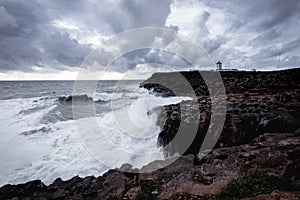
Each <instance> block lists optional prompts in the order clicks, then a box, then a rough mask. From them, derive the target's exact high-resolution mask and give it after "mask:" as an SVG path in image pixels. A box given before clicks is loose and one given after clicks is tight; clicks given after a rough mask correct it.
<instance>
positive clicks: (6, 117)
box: [0, 80, 185, 186]
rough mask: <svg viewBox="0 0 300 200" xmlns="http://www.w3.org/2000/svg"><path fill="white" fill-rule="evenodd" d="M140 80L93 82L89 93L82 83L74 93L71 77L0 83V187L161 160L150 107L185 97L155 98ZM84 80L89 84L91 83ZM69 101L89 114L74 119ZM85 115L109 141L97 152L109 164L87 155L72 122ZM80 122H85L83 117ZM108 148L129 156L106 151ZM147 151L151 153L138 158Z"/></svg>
mask: <svg viewBox="0 0 300 200" xmlns="http://www.w3.org/2000/svg"><path fill="white" fill-rule="evenodd" d="M140 82H141V81H135V80H134V81H99V82H98V85H97V89H96V91H95V92H94V93H93V94H87V93H85V89H84V87H83V88H81V89H82V91H77V93H75V94H74V92H73V85H74V81H1V82H0V91H1V93H0V112H1V114H0V152H1V154H0V163H1V165H0V185H1V186H2V185H4V184H17V183H23V182H27V181H30V180H36V179H40V180H42V181H43V182H44V183H45V184H50V183H52V182H53V181H54V180H55V179H56V178H58V177H61V178H62V179H63V180H67V179H70V178H72V177H74V176H77V175H79V176H81V177H85V176H91V175H94V176H99V175H101V174H103V173H104V172H106V171H107V170H109V169H111V168H115V167H120V166H121V165H122V164H124V163H130V164H132V165H133V166H134V167H142V166H143V165H146V164H147V163H149V162H151V161H153V160H161V159H164V156H163V152H162V150H161V148H160V147H159V146H158V145H157V137H158V134H159V132H160V127H159V126H158V125H157V120H158V116H159V113H158V111H157V110H155V109H154V108H157V107H161V106H163V105H168V104H174V103H180V102H181V101H182V100H184V99H185V98H184V97H168V98H167V97H161V96H159V95H157V94H155V93H153V92H152V91H148V90H145V89H143V88H139V83H140ZM85 84H86V86H87V87H89V84H92V83H90V82H89V81H86V82H85ZM75 100H76V103H77V105H79V106H80V105H83V106H84V105H86V104H90V103H92V104H93V105H94V106H95V115H94V116H87V117H85V118H87V119H80V118H74V117H73V109H72V102H73V101H75ZM112 102H113V104H112ZM78 103H79V104H78ZM112 105H114V109H112ZM158 110H159V109H158ZM116 113H117V116H118V117H117V118H120V117H121V118H122V117H123V116H124V117H126V118H129V120H130V121H131V122H132V124H133V125H134V126H137V127H139V129H136V130H143V131H139V132H136V133H134V130H135V129H131V127H129V128H127V129H126V130H124V129H123V128H122V125H120V124H119V121H118V120H116V117H115V116H116ZM125 114H126V115H125ZM128 116H129V117H128ZM89 118H96V119H97V122H98V124H99V129H101V132H102V133H103V135H105V137H107V138H108V141H109V144H105V143H103V142H102V143H101V145H99V150H100V151H101V152H103V153H104V154H106V157H108V158H110V157H111V158H113V159H111V161H110V162H109V165H107V163H106V162H102V161H101V160H99V159H98V158H96V157H95V156H93V155H92V154H91V153H90V152H89V151H88V147H87V146H86V145H85V144H84V142H83V141H82V140H81V138H80V137H81V135H82V134H83V133H81V134H79V133H78V129H77V128H78V127H77V125H76V122H77V121H78V120H81V121H82V120H88V119H89ZM125 121H126V120H125ZM86 124H87V126H89V122H88V121H87V123H86ZM84 134H89V133H88V132H87V133H84ZM90 136H91V137H93V135H90ZM91 139H92V140H93V138H91ZM113 148H120V149H121V150H122V151H125V152H129V153H130V154H131V155H132V156H129V157H124V156H122V155H114V154H110V152H113V151H111V150H113ZM147 152H155V154H153V156H150V157H149V156H143V155H144V154H147Z"/></svg>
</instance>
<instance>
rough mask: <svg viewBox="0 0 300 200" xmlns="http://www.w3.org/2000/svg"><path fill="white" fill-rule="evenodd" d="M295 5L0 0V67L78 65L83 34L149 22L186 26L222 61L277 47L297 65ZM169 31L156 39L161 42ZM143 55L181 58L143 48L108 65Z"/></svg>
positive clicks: (273, 61)
mask: <svg viewBox="0 0 300 200" xmlns="http://www.w3.org/2000/svg"><path fill="white" fill-rule="evenodd" d="M178 2H180V3H178ZM184 5H187V6H186V8H189V7H196V8H197V9H194V10H192V11H191V12H196V14H195V15H193V16H194V17H192V18H191V21H187V20H186V21H185V18H186V17H188V16H185V15H189V14H193V13H185V14H181V13H180V12H178V13H177V15H178V16H175V18H174V20H173V21H172V23H169V24H167V23H166V22H167V20H168V18H169V16H170V13H171V14H172V12H173V11H174V9H180V7H181V6H184ZM172 6H173V7H172ZM174 6H177V8H174ZM171 8H173V11H172V9H171ZM299 10H300V1H299V0H286V1H284V2H283V1H281V0H264V1H258V0H243V1H240V0H228V1H211V0H204V1H194V0H190V1H176V0H175V1H171V0H163V1H162V0H143V1H140V0H116V1H111V0H102V1H97V0H89V1H86V0H44V1H39V0H32V1H22V0H0V52H1V53H0V71H2V72H5V71H26V72H27V71H34V70H35V67H43V68H49V69H52V68H54V69H68V68H69V67H78V66H79V65H80V64H81V63H82V61H83V60H84V58H85V57H86V56H87V55H88V53H89V52H90V51H91V50H92V48H93V46H92V43H93V42H91V41H90V40H89V39H90V38H92V39H93V41H94V40H96V41H98V39H99V38H100V39H101V38H105V37H107V36H111V35H112V34H115V33H119V32H122V31H125V30H128V29H131V28H139V27H149V26H152V27H167V28H169V29H171V30H175V31H179V32H182V33H185V34H187V35H188V36H190V37H192V38H193V39H195V40H196V41H197V42H199V43H200V44H202V46H203V47H204V48H205V49H206V50H207V51H208V53H209V54H210V55H211V57H212V58H213V59H214V60H216V61H217V60H221V61H223V63H224V64H225V65H228V66H234V67H239V68H254V67H257V68H263V67H264V66H276V65H277V60H278V55H279V54H281V57H282V61H281V62H282V66H285V67H294V66H299V65H300V64H299V52H300V39H299V36H298V35H299V31H300V28H299V27H300V20H299V19H300V12H299ZM189 19H190V18H189ZM184 23H188V24H191V26H185V25H184ZM185 29H186V30H185ZM93 37H95V38H93ZM136 38H137V39H138V37H136ZM173 39H174V38H167V39H166V40H165V41H162V42H164V43H165V44H166V46H167V45H169V44H170V43H172V40H173ZM178 48H182V49H181V50H184V51H188V52H189V51H191V52H192V49H189V48H188V47H185V46H182V47H178ZM147 62H153V63H154V62H155V63H159V64H169V65H173V66H174V68H175V69H180V66H181V69H185V68H186V67H187V66H188V64H187V63H185V62H184V61H183V60H182V59H181V58H179V57H176V56H175V55H173V54H172V53H168V52H161V51H156V50H149V49H146V50H140V51H138V52H133V53H131V54H130V53H129V54H128V55H125V56H124V57H123V58H120V59H119V61H117V62H116V64H118V65H117V66H118V67H115V68H114V70H115V71H118V72H125V71H126V70H128V69H134V67H135V66H136V64H142V63H147ZM126 63H127V64H126Z"/></svg>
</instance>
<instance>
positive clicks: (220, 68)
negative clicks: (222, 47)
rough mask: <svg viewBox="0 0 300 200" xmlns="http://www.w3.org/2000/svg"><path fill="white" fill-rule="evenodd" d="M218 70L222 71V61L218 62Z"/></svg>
mask: <svg viewBox="0 0 300 200" xmlns="http://www.w3.org/2000/svg"><path fill="white" fill-rule="evenodd" d="M217 70H218V71H222V63H221V62H220V61H218V62H217Z"/></svg>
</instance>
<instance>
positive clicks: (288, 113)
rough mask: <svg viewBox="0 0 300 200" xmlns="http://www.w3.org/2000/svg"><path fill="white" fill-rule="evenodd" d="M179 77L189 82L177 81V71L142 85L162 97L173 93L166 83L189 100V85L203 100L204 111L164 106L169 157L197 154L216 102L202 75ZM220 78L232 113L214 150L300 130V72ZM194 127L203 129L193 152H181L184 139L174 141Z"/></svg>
mask: <svg viewBox="0 0 300 200" xmlns="http://www.w3.org/2000/svg"><path fill="white" fill-rule="evenodd" d="M201 73H206V74H207V73H209V74H214V73H217V72H201ZM180 74H181V75H182V76H183V77H185V79H186V80H187V81H188V82H187V83H184V82H183V83H182V81H180V80H178V78H177V79H176V78H174V77H178V73H156V74H153V76H152V77H151V78H149V79H148V80H146V81H144V82H143V83H142V84H141V87H144V88H147V89H149V90H154V91H155V92H157V93H158V94H161V95H163V96H173V95H174V93H173V92H172V91H170V89H168V88H166V87H165V86H166V85H168V86H170V85H171V86H172V88H176V93H177V95H181V96H189V95H190V94H188V93H187V92H186V90H184V88H187V87H186V86H185V85H182V84H190V85H191V86H192V88H193V89H194V91H195V94H196V96H197V98H198V105H199V107H197V106H193V107H192V112H191V114H189V113H187V114H186V112H181V111H182V110H186V109H187V108H189V109H191V108H190V107H191V106H192V105H193V104H191V103H190V102H183V103H181V104H180V105H179V104H178V105H170V106H165V111H166V114H167V118H166V120H165V123H164V125H163V128H162V132H161V133H160V134H159V138H158V144H159V145H162V146H165V147H167V148H166V149H165V151H166V152H167V154H168V155H172V154H174V153H180V154H184V155H186V154H197V153H198V152H199V149H200V146H201V144H202V141H203V139H204V137H205V135H206V133H207V132H209V131H210V130H209V123H210V119H211V98H210V96H209V90H208V88H207V86H206V84H205V82H204V80H203V78H202V77H201V74H200V73H199V72H197V71H193V72H180ZM220 74H221V76H222V79H223V83H224V86H225V90H226V96H227V97H226V102H227V112H226V118H225V124H224V128H223V130H222V133H221V135H220V138H219V140H218V142H217V144H216V146H215V147H229V146H235V145H240V144H245V143H247V142H249V141H251V140H252V139H253V138H255V137H257V136H259V135H260V134H263V133H266V132H269V133H275V132H293V131H295V130H296V129H298V128H299V127H300V69H291V70H283V71H274V72H246V71H237V72H225V71H224V72H222V71H221V72H220ZM156 83H160V84H156ZM213 86H214V87H220V83H219V82H216V83H214V85H213ZM181 88H182V89H181ZM198 110H199V111H200V114H199V115H196V116H195V115H194V114H193V113H197V112H199V111H198ZM183 113H185V114H183ZM193 124H199V127H198V131H197V134H196V137H195V139H194V141H193V143H192V144H191V145H190V148H188V149H187V150H182V149H180V148H178V147H180V146H181V144H180V140H178V141H179V142H178V141H172V139H173V138H174V137H175V136H176V134H177V131H178V127H179V126H180V125H181V126H185V127H187V128H186V129H187V130H189V129H188V127H190V126H192V125H193ZM186 134H189V131H186ZM171 141H172V142H173V143H172V142H171ZM167 145H168V146H167Z"/></svg>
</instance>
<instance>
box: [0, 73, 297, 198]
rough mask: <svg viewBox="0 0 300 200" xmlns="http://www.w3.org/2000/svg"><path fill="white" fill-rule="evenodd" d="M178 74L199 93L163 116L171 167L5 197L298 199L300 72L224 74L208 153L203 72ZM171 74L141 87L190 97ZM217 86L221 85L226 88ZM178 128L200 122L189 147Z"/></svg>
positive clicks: (24, 189)
mask: <svg viewBox="0 0 300 200" xmlns="http://www.w3.org/2000/svg"><path fill="white" fill-rule="evenodd" d="M209 73H216V72H209ZM181 75H182V76H184V77H185V78H186V80H187V82H186V83H185V84H190V85H191V86H192V88H193V90H194V91H195V94H196V102H197V104H196V106H195V104H192V103H191V102H190V101H185V102H183V103H181V104H180V105H170V106H165V107H164V114H165V115H166V118H162V119H161V123H162V132H161V133H160V134H159V138H158V144H160V145H162V146H165V147H168V148H166V149H165V151H167V152H168V154H169V155H171V154H174V153H178V152H179V153H182V154H183V156H181V157H179V158H178V160H176V161H175V162H173V163H172V164H171V165H168V166H167V167H165V168H161V169H159V170H157V171H154V172H152V173H138V172H139V171H140V170H144V169H147V168H149V167H153V166H162V165H163V163H164V162H167V161H154V162H152V163H149V164H147V165H145V166H144V167H143V168H142V169H132V166H130V165H129V164H124V165H123V166H122V167H121V168H126V169H127V170H128V169H131V172H121V171H119V170H118V169H114V170H110V171H108V172H107V173H105V174H103V175H102V176H100V177H93V176H90V177H85V178H80V177H74V178H72V179H70V180H66V181H63V180H61V179H60V178H57V179H56V180H55V181H54V182H53V183H52V184H50V185H49V186H46V185H45V184H43V183H42V182H41V181H39V180H35V181H31V182H28V183H24V184H19V185H5V186H3V187H1V188H0V199H101V200H102V199H174V200H175V199H257V200H259V199H299V198H300V192H299V190H300V175H299V168H300V159H299V158H300V129H299V128H300V69H293V70H286V71H278V72H221V77H222V80H223V82H224V86H225V90H226V98H225V101H226V113H225V114H226V115H225V116H226V117H225V123H224V128H223V129H222V131H221V135H220V138H219V139H218V141H217V143H216V145H215V146H214V149H213V150H211V151H209V152H207V154H205V155H204V156H202V154H201V153H199V149H200V147H201V144H202V141H203V138H204V136H205V134H206V133H207V132H209V131H210V126H209V125H208V124H209V122H210V117H211V107H212V106H213V105H214V103H215V102H212V98H211V97H210V96H209V90H208V88H207V86H206V84H205V82H204V81H203V79H202V77H201V75H200V73H199V72H181ZM174 76H176V75H175V74H174V73H167V74H166V73H158V74H154V75H153V76H152V77H151V78H150V79H148V80H147V81H145V82H144V83H142V84H141V86H142V87H145V88H148V89H153V90H154V91H156V92H157V93H160V94H161V95H164V96H170V95H174V93H173V92H172V91H170V90H169V89H168V88H166V87H165V86H164V84H163V81H166V84H165V85H170V84H171V85H172V86H173V87H177V88H179V90H177V91H176V92H177V94H179V95H182V96H186V95H189V93H187V91H186V90H181V91H180V88H184V87H182V85H181V84H182V83H181V82H180V81H178V80H176V79H175V78H174ZM156 81H158V82H159V83H161V84H160V85H159V84H155V83H157V82H156ZM214 84H215V87H219V86H220V84H221V83H220V82H216V83H214ZM186 110H189V112H184V111H186ZM195 113H198V114H195ZM162 116H164V115H162ZM199 122H200V123H199ZM180 124H183V126H185V128H186V129H185V130H189V127H190V126H194V125H195V124H196V125H197V130H196V135H195V139H194V141H193V142H192V144H191V145H190V147H189V148H188V149H187V150H182V149H180V148H178V146H179V147H180V144H179V143H176V142H178V141H176V142H173V141H172V139H173V138H174V137H175V136H176V134H177V130H178V127H179V126H180ZM184 134H189V132H188V131H186V132H184ZM184 134H183V137H184ZM172 142H173V143H172ZM170 143H171V144H172V145H168V144H170ZM145 164H146V163H145Z"/></svg>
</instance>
